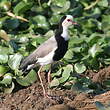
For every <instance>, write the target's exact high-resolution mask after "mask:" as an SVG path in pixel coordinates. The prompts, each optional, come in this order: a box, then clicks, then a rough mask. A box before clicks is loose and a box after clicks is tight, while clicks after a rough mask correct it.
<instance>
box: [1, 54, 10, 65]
mask: <svg viewBox="0 0 110 110" xmlns="http://www.w3.org/2000/svg"><path fill="white" fill-rule="evenodd" d="M7 62H8V55H7V54H0V63H1V64H2V63H7Z"/></svg>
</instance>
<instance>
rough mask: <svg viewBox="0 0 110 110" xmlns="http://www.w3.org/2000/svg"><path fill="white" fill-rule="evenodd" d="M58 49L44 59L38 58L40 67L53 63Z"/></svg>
mask: <svg viewBox="0 0 110 110" xmlns="http://www.w3.org/2000/svg"><path fill="white" fill-rule="evenodd" d="M55 50H56V48H54V49H53V50H52V51H51V52H50V53H49V54H48V55H46V56H45V57H43V58H38V61H37V63H39V64H40V65H42V66H44V65H47V64H50V63H53V56H54V52H55Z"/></svg>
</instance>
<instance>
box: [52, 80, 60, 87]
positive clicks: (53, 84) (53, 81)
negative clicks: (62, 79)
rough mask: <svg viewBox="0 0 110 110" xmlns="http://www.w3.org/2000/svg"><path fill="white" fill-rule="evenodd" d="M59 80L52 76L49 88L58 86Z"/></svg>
mask: <svg viewBox="0 0 110 110" xmlns="http://www.w3.org/2000/svg"><path fill="white" fill-rule="evenodd" d="M59 84H60V83H59V80H58V79H56V78H54V79H53V80H52V81H51V83H50V88H52V87H57V86H59Z"/></svg>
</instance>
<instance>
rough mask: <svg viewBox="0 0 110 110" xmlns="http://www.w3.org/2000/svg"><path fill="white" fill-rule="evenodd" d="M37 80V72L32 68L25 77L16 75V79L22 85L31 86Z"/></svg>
mask: <svg viewBox="0 0 110 110" xmlns="http://www.w3.org/2000/svg"><path fill="white" fill-rule="evenodd" d="M36 80H37V73H36V72H35V71H34V70H31V71H30V72H29V73H28V74H27V75H26V76H25V77H23V76H21V77H16V81H17V82H18V83H19V84H20V85H22V86H29V85H31V84H32V83H34V82H35V81H36Z"/></svg>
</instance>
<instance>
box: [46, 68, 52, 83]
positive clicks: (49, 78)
mask: <svg viewBox="0 0 110 110" xmlns="http://www.w3.org/2000/svg"><path fill="white" fill-rule="evenodd" d="M50 74H51V67H50V69H49V72H48V79H47V80H48V84H50V82H51V76H50Z"/></svg>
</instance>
